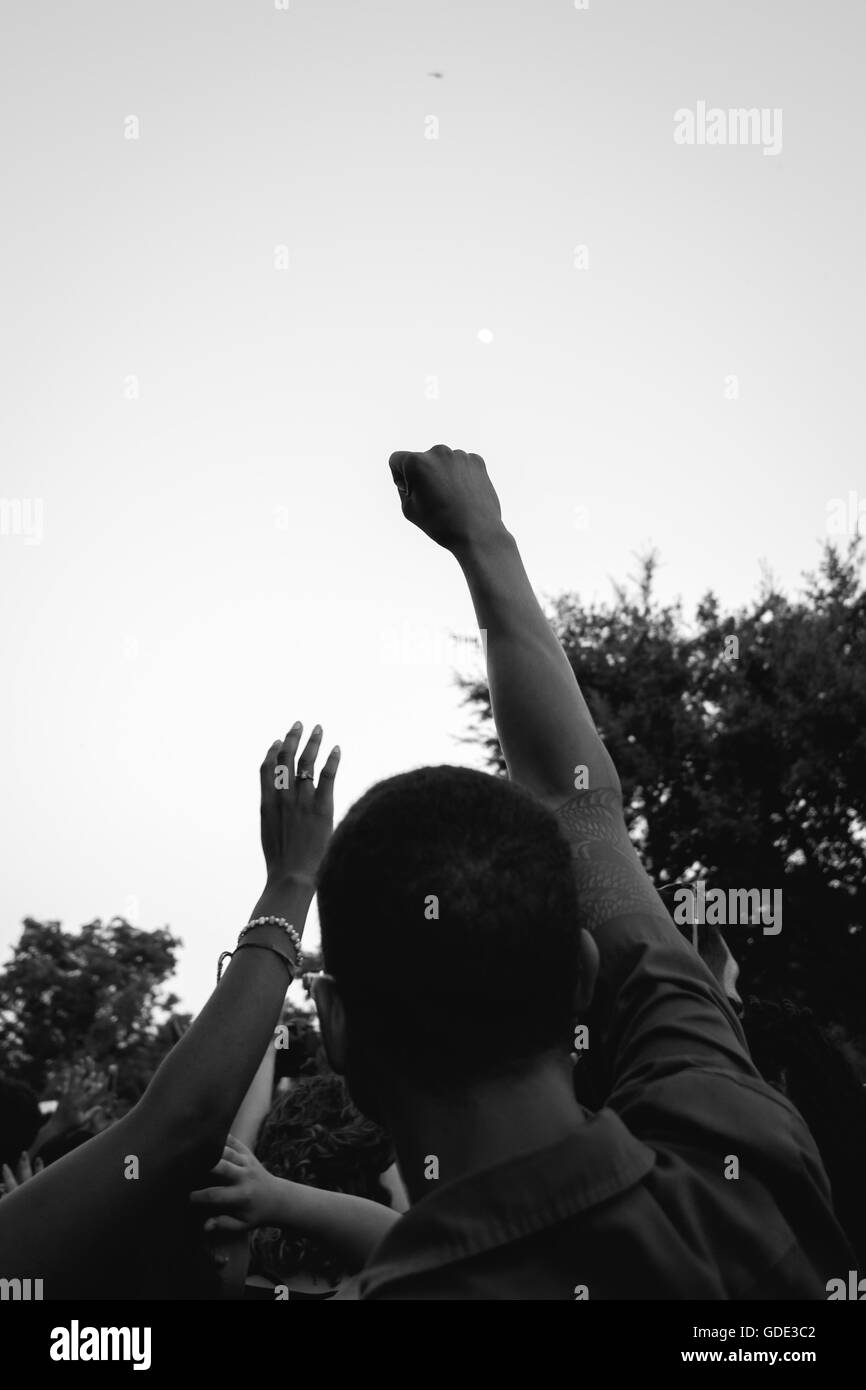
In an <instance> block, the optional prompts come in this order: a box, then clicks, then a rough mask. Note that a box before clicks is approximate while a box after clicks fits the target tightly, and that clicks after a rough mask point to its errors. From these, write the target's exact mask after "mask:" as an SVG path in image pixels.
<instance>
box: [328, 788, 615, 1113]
mask: <svg viewBox="0 0 866 1390" xmlns="http://www.w3.org/2000/svg"><path fill="white" fill-rule="evenodd" d="M319 914H320V919H321V926H322V949H323V955H324V965H325V970H326V971H327V972H328V973H327V976H326V977H325V978H324V979H322V980H320V981H319V982H318V986H317V989H316V1002H317V1005H318V1008H319V1015H320V1018H321V1022H322V1032H323V1036H324V1040H325V1045H326V1048H327V1049H328V1053H329V1056H330V1059H331V1062H332V1064H333V1065H334V1067H335V1068H336V1069H337V1070H338V1071H344V1072H345V1073H346V1076H347V1079H348V1082H349V1085H350V1088H351V1089H352V1093H353V1095H354V1097H355V1099H356V1102H357V1103H358V1104H359V1105H360V1106H361V1107H362V1108H363V1109H365V1110H366V1111H367V1112H368V1113H372V1114H381V1104H382V1099H383V1097H385V1096H386V1095H387V1091H388V1090H389V1088H391V1087H392V1086H393V1082H394V1080H395V1078H396V1079H399V1080H400V1081H401V1082H402V1083H403V1084H404V1085H407V1084H408V1085H409V1086H411V1087H412V1089H413V1091H422V1092H426V1093H428V1094H437V1093H442V1092H445V1091H451V1090H453V1089H455V1088H458V1087H459V1088H461V1089H473V1088H476V1087H478V1086H480V1085H483V1084H484V1082H485V1081H488V1080H491V1079H493V1078H497V1077H501V1076H506V1075H509V1074H514V1073H520V1072H527V1071H529V1070H531V1069H532V1068H533V1066H537V1065H538V1064H539V1063H540V1062H541V1061H542V1060H543V1059H544V1058H545V1056H547V1055H549V1054H551V1053H561V1054H562V1055H563V1056H564V1057H567V1055H568V1053H569V1050H570V1047H571V1042H572V1037H573V1022H574V1016H575V1011H576V1008H577V1007H582V1006H584V1005H585V1003H587V1002H588V999H589V995H590V993H591V990H592V983H593V976H594V964H595V959H596V956H595V951H594V946H593V943H591V942H590V941H589V939H588V938H587V937H586V934H585V933H582V932H581V931H580V928H579V919H578V905H577V901H576V894H575V887H574V879H573V875H572V870H571V859H570V853H569V849H568V846H567V844H566V842H565V840H564V839H563V838H562V836H561V834H560V831H559V826H558V824H557V821H556V818H555V817H554V816H553V815H552V814H551V813H550V812H549V811H548V810H546V809H545V808H544V807H543V806H541V805H539V804H538V803H537V802H536V801H534V800H533V799H532V798H531V797H529V796H528V795H527V794H526V793H524V792H522V791H520V790H518V789H517V788H516V787H514V786H513V785H512V784H511V783H510V782H507V781H505V780H504V779H502V778H499V777H492V776H488V775H487V774H486V773H481V772H473V771H471V770H470V769H467V768H458V767H428V768H421V769H419V770H418V771H416V772H409V773H404V774H402V775H401V776H399V777H392V778H390V779H389V780H387V781H385V782H380V783H379V784H378V786H375V787H373V788H372V790H371V791H369V792H367V794H366V795H365V796H363V797H362V798H361V800H360V801H358V802H357V803H356V804H355V806H353V807H352V809H351V811H350V812H349V814H348V815H347V817H346V818H345V820H344V821H343V822H342V824H341V825H340V826H339V827H338V829H337V830H336V832H335V834H334V837H333V840H332V841H331V844H330V846H329V849H328V852H327V855H326V857H325V861H324V863H323V865H322V869H321V872H320V876H319Z"/></svg>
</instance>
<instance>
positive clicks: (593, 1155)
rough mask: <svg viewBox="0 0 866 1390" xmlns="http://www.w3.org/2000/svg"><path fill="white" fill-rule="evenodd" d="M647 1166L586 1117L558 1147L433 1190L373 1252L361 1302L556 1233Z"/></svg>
mask: <svg viewBox="0 0 866 1390" xmlns="http://www.w3.org/2000/svg"><path fill="white" fill-rule="evenodd" d="M654 1163H655V1155H654V1154H653V1152H652V1150H651V1149H649V1148H647V1146H646V1145H645V1144H641V1143H640V1142H639V1141H638V1140H637V1139H635V1138H634V1136H633V1135H632V1134H631V1133H630V1132H629V1130H628V1129H627V1128H626V1126H625V1125H624V1124H623V1122H622V1120H620V1118H619V1116H618V1115H615V1114H614V1113H613V1111H612V1110H602V1111H600V1113H599V1114H597V1115H587V1118H586V1121H585V1123H583V1124H581V1125H580V1126H579V1127H578V1128H577V1129H576V1130H575V1132H574V1134H573V1135H569V1136H568V1138H566V1139H561V1140H559V1141H558V1142H557V1143H555V1144H551V1145H549V1146H547V1147H546V1148H543V1149H536V1150H535V1151H534V1152H532V1153H527V1154H521V1155H519V1156H518V1157H517V1158H512V1159H509V1160H508V1161H507V1162H506V1163H502V1164H498V1165H497V1166H496V1167H494V1168H487V1169H484V1170H482V1171H480V1172H477V1173H470V1174H468V1175H467V1176H466V1177H462V1178H457V1179H455V1180H454V1181H453V1182H446V1183H444V1184H443V1185H442V1186H441V1187H436V1188H435V1189H434V1190H433V1191H432V1192H430V1194H429V1195H428V1196H425V1197H424V1198H423V1199H422V1200H421V1201H420V1202H418V1203H417V1204H416V1205H415V1206H414V1207H412V1208H410V1210H409V1211H408V1212H406V1213H405V1215H404V1216H402V1217H401V1218H400V1220H399V1221H397V1222H395V1224H394V1225H393V1226H392V1228H391V1230H390V1231H389V1232H388V1235H387V1236H386V1237H385V1238H384V1240H383V1241H382V1242H381V1244H380V1245H379V1246H378V1248H377V1250H376V1253H375V1254H374V1256H373V1258H372V1260H371V1262H370V1263H369V1264H368V1265H367V1267H366V1268H365V1270H364V1272H363V1274H362V1276H361V1295H362V1297H363V1296H365V1295H367V1294H369V1293H372V1292H374V1291H376V1292H378V1291H380V1290H381V1289H382V1288H383V1287H384V1286H385V1285H386V1284H390V1283H393V1282H394V1281H397V1280H402V1279H405V1278H408V1277H410V1276H412V1275H416V1274H423V1273H427V1272H429V1271H431V1270H436V1269H441V1268H443V1267H445V1266H447V1265H450V1264H453V1263H454V1262H455V1261H457V1260H462V1259H467V1258H469V1257H471V1256H473V1255H480V1254H483V1253H484V1252H486V1251H489V1250H493V1249H495V1248H496V1247H497V1246H501V1245H508V1244H510V1243H511V1242H512V1241H514V1240H519V1239H520V1238H521V1237H524V1236H531V1235H535V1234H536V1233H537V1232H539V1231H542V1230H544V1229H546V1228H547V1227H550V1226H555V1225H559V1224H560V1223H561V1222H562V1221H565V1220H568V1218H569V1217H572V1216H576V1215H577V1214H578V1213H580V1212H584V1211H587V1210H588V1209H589V1208H591V1207H595V1206H598V1205H599V1203H601V1202H606V1201H608V1200H609V1199H610V1198H611V1197H615V1196H618V1195H619V1194H620V1193H622V1192H625V1191H627V1189H628V1188H630V1187H634V1186H636V1185H637V1184H638V1183H639V1182H642V1181H643V1179H644V1178H645V1177H646V1175H647V1173H648V1172H649V1171H650V1170H651V1168H652V1167H653V1164H654Z"/></svg>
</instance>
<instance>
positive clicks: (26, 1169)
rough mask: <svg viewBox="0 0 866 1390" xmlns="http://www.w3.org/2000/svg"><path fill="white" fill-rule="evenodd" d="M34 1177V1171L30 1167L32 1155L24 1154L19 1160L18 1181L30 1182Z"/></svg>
mask: <svg viewBox="0 0 866 1390" xmlns="http://www.w3.org/2000/svg"><path fill="white" fill-rule="evenodd" d="M32 1177H33V1169H32V1168H31V1167H30V1155H29V1154H28V1153H26V1152H25V1153H23V1154H22V1155H21V1157H20V1158H19V1160H18V1181H19V1182H29V1181H30V1179H31V1178H32Z"/></svg>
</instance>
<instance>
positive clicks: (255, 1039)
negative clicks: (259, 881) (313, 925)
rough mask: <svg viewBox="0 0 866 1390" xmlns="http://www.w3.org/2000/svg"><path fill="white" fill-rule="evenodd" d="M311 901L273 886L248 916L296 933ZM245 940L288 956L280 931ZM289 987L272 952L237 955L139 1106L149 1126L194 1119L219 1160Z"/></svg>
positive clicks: (305, 888) (304, 893) (292, 887)
mask: <svg viewBox="0 0 866 1390" xmlns="http://www.w3.org/2000/svg"><path fill="white" fill-rule="evenodd" d="M311 900H312V887H311V886H310V885H307V884H303V885H299V884H295V883H292V884H288V885H277V886H273V887H271V888H268V889H266V891H265V893H264V894H263V895H262V897H261V898H260V899H259V901H258V903H257V904H256V907H255V909H254V913H255V915H256V916H279V917H284V918H285V919H286V920H287V921H288V922H290V923H291V924H292V925H293V926H294V927H295V929H296V931H298V932H299V933H301V932H302V931H303V927H304V923H305V921H306V917H307V913H308V911H309V907H310V902H311ZM245 940H246V941H248V942H249V943H250V944H252V943H253V942H255V943H256V944H258V945H264V946H272V947H275V948H276V950H277V951H279V952H281V953H282V954H283V955H286V956H289V955H291V954H292V948H291V945H290V944H289V943H287V941H286V936H285V933H284V932H283V931H282V930H281V929H280V928H279V927H257V928H256V929H255V931H254V932H251V933H250V935H249V936H248V937H247V938H245ZM289 984H290V976H289V973H288V971H287V969H286V967H285V965H284V964H283V962H282V961H281V960H279V959H278V958H277V956H276V955H275V954H274V952H273V951H272V950H241V951H238V952H236V954H235V955H234V956H233V957H232V959H231V960H230V961H229V963H228V966H227V967H226V970H225V973H224V975H223V978H222V980H221V982H220V984H219V987H218V988H217V989H215V990H214V992H213V994H212V995H211V997H210V999H209V1000H208V1002H207V1004H206V1005H205V1007H204V1008H203V1009H202V1011H201V1013H200V1014H199V1015H198V1017H197V1018H196V1020H195V1022H194V1023H193V1025H192V1027H191V1028H190V1029H189V1030H188V1031H187V1032H186V1033H185V1034H184V1036H183V1037H182V1038H181V1040H180V1042H179V1043H178V1044H177V1046H176V1047H175V1048H174V1049H173V1050H172V1051H171V1052H170V1053H169V1055H168V1057H167V1058H166V1059H165V1061H164V1062H163V1064H162V1066H161V1067H160V1068H159V1071H158V1072H157V1073H156V1075H155V1076H154V1078H153V1081H152V1082H151V1084H150V1086H149V1087H148V1089H147V1091H146V1092H145V1095H144V1097H143V1098H142V1100H141V1101H140V1102H139V1105H140V1107H141V1108H142V1109H144V1110H146V1111H147V1112H149V1113H152V1114H153V1116H154V1123H157V1124H159V1123H160V1122H161V1121H160V1117H162V1116H167V1115H173V1114H181V1115H187V1116H188V1115H190V1114H192V1115H195V1116H196V1117H197V1123H198V1125H199V1133H200V1135H201V1139H202V1144H203V1145H204V1146H209V1148H210V1149H214V1148H215V1149H216V1150H217V1153H216V1158H218V1157H219V1152H220V1150H221V1146H222V1143H223V1141H224V1139H225V1136H226V1134H227V1133H228V1130H229V1126H230V1125H231V1122H232V1120H233V1119H234V1117H235V1115H236V1114H237V1111H238V1109H239V1107H240V1105H241V1102H242V1101H243V1099H244V1096H245V1094H246V1091H247V1089H248V1087H249V1085H250V1082H251V1081H252V1078H253V1076H254V1074H255V1071H256V1068H257V1066H258V1064H259V1062H260V1061H261V1058H262V1055H263V1053H264V1051H265V1048H266V1046H267V1045H268V1043H269V1041H270V1039H271V1036H272V1034H273V1031H274V1028H275V1026H276V1024H277V1022H278V1020H279V1016H280V1011H281V1009H282V1006H283V1001H284V999H285V996H286V990H287V989H288V987H289ZM215 1161H216V1159H215Z"/></svg>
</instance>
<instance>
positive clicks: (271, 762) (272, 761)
mask: <svg viewBox="0 0 866 1390" xmlns="http://www.w3.org/2000/svg"><path fill="white" fill-rule="evenodd" d="M281 747H282V744H281V742H280V740H279V739H277V740H276V742H275V743H272V744H271V746H270V748H269V749H268V751H267V753H266V754H265V760H264V762H263V763H262V765H261V768H260V769H259V774H260V777H261V785H262V806H263V807H266V806H270V805H272V803H273V802H274V801H275V800H276V796H277V792H276V786H275V783H276V776H275V768H276V765H277V755H278V753H279V751H280V748H281Z"/></svg>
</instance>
